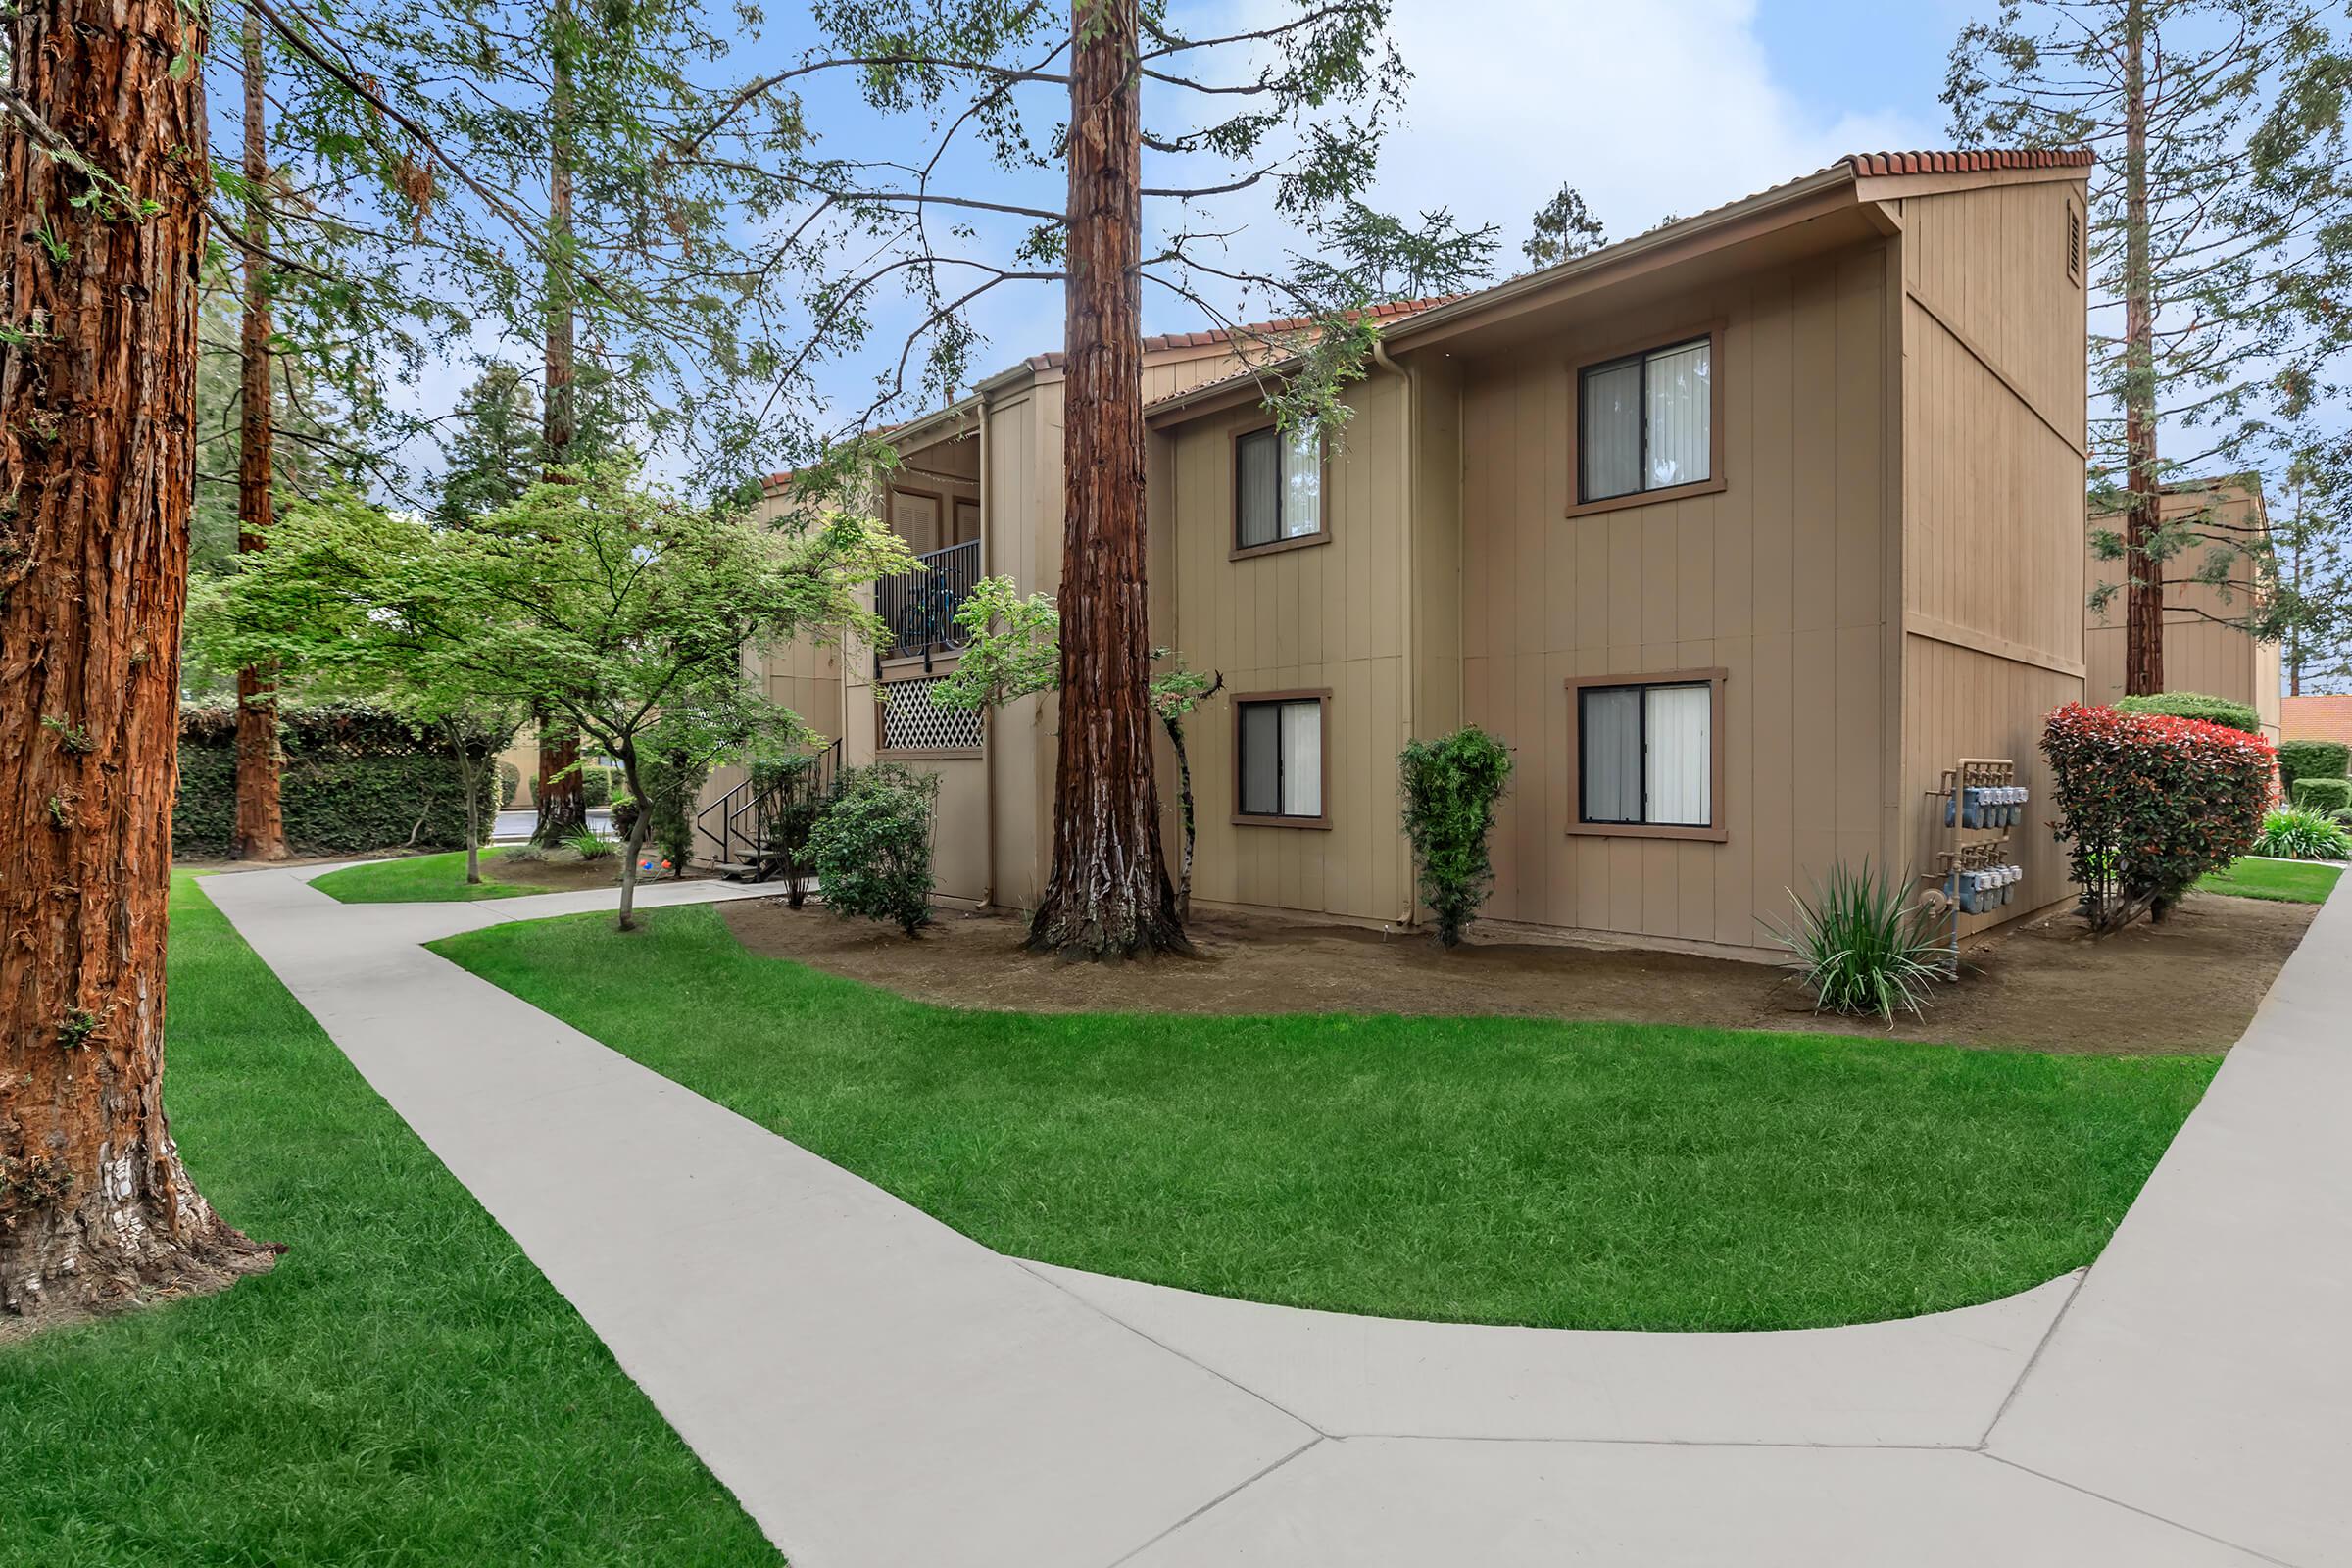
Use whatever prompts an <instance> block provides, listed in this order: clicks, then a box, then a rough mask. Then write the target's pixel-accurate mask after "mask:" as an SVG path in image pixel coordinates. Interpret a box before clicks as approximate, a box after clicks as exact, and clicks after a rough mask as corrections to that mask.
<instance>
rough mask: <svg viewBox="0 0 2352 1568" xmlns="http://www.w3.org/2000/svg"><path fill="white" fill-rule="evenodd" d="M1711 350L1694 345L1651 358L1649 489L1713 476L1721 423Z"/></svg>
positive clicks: (1661, 488)
mask: <svg viewBox="0 0 2352 1568" xmlns="http://www.w3.org/2000/svg"><path fill="white" fill-rule="evenodd" d="M1710 348H1711V345H1709V344H1707V343H1704V342H1700V343H1691V344H1688V345H1686V346H1684V347H1682V348H1679V349H1661V350H1660V351H1659V352H1657V353H1655V354H1652V355H1651V356H1649V366H1648V375H1647V377H1646V379H1647V382H1648V400H1649V476H1648V482H1647V483H1646V484H1645V485H1643V486H1642V488H1643V489H1646V490H1663V489H1665V488H1666V487H1667V486H1669V485H1677V484H1696V483H1697V482H1698V481H1699V480H1701V479H1704V478H1707V477H1709V473H1710V469H1711V467H1712V466H1713V458H1714V422H1715V400H1714V396H1713V392H1712V390H1711V387H1710V380H1711V377H1712V376H1713V374H1714V366H1713V365H1712V363H1711V354H1710Z"/></svg>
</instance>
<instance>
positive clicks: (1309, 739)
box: [1282, 703, 1323, 816]
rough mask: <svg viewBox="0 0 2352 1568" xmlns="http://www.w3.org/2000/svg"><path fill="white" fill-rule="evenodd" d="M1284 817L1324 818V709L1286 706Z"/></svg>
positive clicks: (1294, 705) (1284, 730)
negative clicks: (1322, 816)
mask: <svg viewBox="0 0 2352 1568" xmlns="http://www.w3.org/2000/svg"><path fill="white" fill-rule="evenodd" d="M1282 814H1283V815H1285V816H1321V815H1322V814H1323V705H1322V704H1321V703H1285V704H1283V705H1282Z"/></svg>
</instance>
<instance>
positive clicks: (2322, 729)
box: [2278, 696, 2352, 745]
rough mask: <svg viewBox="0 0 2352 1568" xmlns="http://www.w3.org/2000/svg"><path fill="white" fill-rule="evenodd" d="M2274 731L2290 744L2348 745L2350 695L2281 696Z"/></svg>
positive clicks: (2351, 735) (2351, 726) (2351, 730)
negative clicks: (2327, 742) (2338, 742)
mask: <svg viewBox="0 0 2352 1568" xmlns="http://www.w3.org/2000/svg"><path fill="white" fill-rule="evenodd" d="M2278 730H2279V733H2280V734H2281V735H2283V736H2284V737H2285V738H2286V739H2288V740H2290V741H2343V742H2345V743H2346V744H2347V745H2352V696H2344V697H2281V698H2280V699H2278Z"/></svg>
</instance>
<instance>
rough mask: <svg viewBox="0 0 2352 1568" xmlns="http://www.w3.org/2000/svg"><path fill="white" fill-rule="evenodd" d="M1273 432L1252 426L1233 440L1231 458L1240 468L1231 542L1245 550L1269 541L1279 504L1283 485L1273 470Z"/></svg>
mask: <svg viewBox="0 0 2352 1568" xmlns="http://www.w3.org/2000/svg"><path fill="white" fill-rule="evenodd" d="M1275 456H1276V455H1275V450H1274V432H1273V431H1271V430H1255V431H1252V432H1250V434H1249V435H1246V436H1243V437H1242V438H1241V439H1240V440H1239V441H1236V442H1235V443H1234V444H1233V461H1234V463H1235V464H1236V465H1237V466H1239V467H1240V469H1241V471H1240V472H1239V473H1238V474H1236V475H1235V476H1234V486H1233V497H1234V505H1235V506H1236V507H1237V508H1239V509H1240V512H1241V515H1240V516H1239V517H1237V518H1236V519H1235V525H1234V542H1235V543H1236V544H1238V545H1240V546H1241V547H1242V548H1243V549H1245V550H1247V549H1249V548H1250V546H1251V545H1270V544H1272V543H1273V542H1274V530H1275V528H1276V526H1277V525H1278V523H1277V518H1278V516H1279V515H1280V512H1281V508H1282V487H1281V482H1280V479H1279V476H1278V475H1277V473H1276V463H1275Z"/></svg>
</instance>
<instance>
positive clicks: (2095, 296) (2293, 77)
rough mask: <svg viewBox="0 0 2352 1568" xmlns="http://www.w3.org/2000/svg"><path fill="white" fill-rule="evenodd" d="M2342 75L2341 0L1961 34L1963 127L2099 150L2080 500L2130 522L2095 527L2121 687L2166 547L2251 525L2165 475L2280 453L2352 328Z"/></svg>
mask: <svg viewBox="0 0 2352 1568" xmlns="http://www.w3.org/2000/svg"><path fill="white" fill-rule="evenodd" d="M2347 89H2352V56H2348V55H2347V53H2346V51H2345V48H2344V45H2343V41H2342V39H2341V36H2340V30H2339V19H2338V17H2337V16H2336V15H2335V11H2334V8H2332V7H2328V8H2323V7H2321V6H2319V5H2316V4H2311V3H2306V0H2008V3H2007V4H2004V5H2003V6H2002V8H2001V10H2000V13H1999V15H1998V16H1997V17H1996V18H1995V19H1994V20H1993V21H1991V22H1979V23H1972V24H1970V25H1968V26H1966V27H1965V28H1963V29H1962V31H1961V33H1960V37H1959V40H1958V42H1957V43H1955V44H1954V45H1953V48H1952V53H1951V61H1950V70H1949V73H1948V74H1947V76H1946V81H1945V90H1944V95H1943V101H1944V103H1945V104H1946V105H1947V106H1948V107H1949V109H1950V110H1951V115H1952V128H1953V133H1954V135H1955V137H1956V138H1957V139H1958V141H1959V144H1960V145H1963V146H1988V145H1989V146H2021V145H2022V146H2028V147H2080V148H2088V149H2090V150H2091V151H2093V152H2094V153H2096V154H2097V155H2098V163H2097V165H2096V166H2095V168H2094V169H2093V171H2092V173H2091V179H2090V210H2089V213H2088V234H2087V236H2086V244H2087V257H2086V259H2085V262H2084V277H2085V281H2086V283H2087V285H2088V286H2089V288H2090V289H2091V291H2092V294H2091V368H2092V377H2091V381H2092V390H2093V394H2094V399H2095V401H2094V404H2093V410H2092V414H2093V417H2092V419H2091V445H2092V460H2093V472H2092V486H2091V511H2092V512H2093V513H2099V514H2106V513H2117V512H2120V513H2122V514H2124V516H2125V526H2124V528H2123V529H2122V530H2121V531H2120V532H2115V531H2106V530H2102V531H2101V533H2100V534H2099V535H2097V536H2095V537H2094V541H2093V543H2094V546H2095V548H2096V549H2097V551H2098V553H2099V554H2100V555H2101V556H2102V557H2103V558H2105V559H2108V560H2111V561H2113V562H2115V563H2116V572H2117V578H2118V580H2116V581H2111V582H2102V583H2100V584H2099V585H2098V586H2097V588H2096V590H2095V591H2094V593H2093V595H2092V602H2093V605H2094V608H2103V607H2104V606H2105V605H2106V603H2107V602H2108V601H2109V599H2110V598H2112V597H2113V596H2114V595H2116V594H2117V593H2121V594H2122V595H2123V597H2124V601H2125V640H2126V655H2125V689H2126V690H2127V691H2128V692H2131V693H2133V694H2146V693H2152V692H2159V691H2162V690H2163V689H2164V685H2165V678H2164V582H2165V577H2166V565H2167V563H2168V562H2170V561H2172V560H2173V559H2174V558H2176V557H2178V556H2180V554H2181V553H2182V552H2183V551H2187V550H2192V549H2193V550H2197V551H2199V552H2201V553H2202V554H2203V555H2204V557H2205V558H2206V559H2207V562H2208V564H2207V565H2205V566H2203V567H2201V568H2200V570H2201V571H2219V572H2228V571H2232V570H2238V569H2239V568H2233V567H2230V566H2229V565H2227V564H2222V565H2215V564H2211V558H2212V557H2213V556H2214V554H2215V553H2216V552H2220V553H2222V554H2224V555H2228V554H2231V553H2243V552H2247V551H2251V550H2254V549H2256V548H2258V547H2257V546H2256V545H2255V543H2254V542H2253V541H2252V540H2250V539H2247V538H2242V537H2241V538H2233V537H2229V535H2228V533H2227V530H2225V529H2217V528H2216V527H2215V526H2214V525H2213V521H2212V519H2210V518H2208V519H2204V520H2203V521H2202V522H2200V521H2198V520H2196V519H2183V520H2180V521H2178V522H2173V523H2167V522H2166V521H2165V520H2164V518H2163V516H2162V512H2161V503H2162V497H2163V487H2164V484H2165V482H2166V480H2167V479H2168V477H2170V476H2171V475H2174V474H2177V473H2183V472H2198V473H2201V472H2205V471H2209V470H2212V469H2217V468H2218V469H2223V470H2228V471H2235V470H2240V469H2245V468H2250V467H2254V466H2258V464H2259V463H2260V462H2261V461H2263V460H2264V459H2265V458H2266V457H2269V458H2277V457H2279V456H2281V455H2282V449H2283V447H2284V446H2285V445H2286V444H2287V442H2288V441H2289V440H2290V438H2291V437H2290V431H2291V428H2292V426H2293V423H2294V422H2295V421H2296V420H2297V419H2299V418H2301V417H2303V415H2304V414H2305V413H2306V412H2307V411H2308V409H2309V408H2310V406H2311V404H2312V402H2313V400H2314V399H2315V397H2317V396H2319V395H2320V393H2321V392H2322V390H2323V387H2324V385H2325V377H2326V373H2327V367H2328V366H2329V364H2330V363H2331V362H2332V361H2333V360H2334V359H2335V358H2336V357H2337V356H2338V355H2339V354H2340V353H2341V351H2342V350H2343V348H2344V346H2345V343H2346V337H2347V333H2348V332H2352V179H2348V172H2352V142H2348V141H2347V136H2346V120H2345V109H2346V102H2345V94H2346V92H2347ZM2175 439H2178V440H2179V441H2180V443H2181V448H2182V450H2180V451H2176V452H2174V453H2172V454H2171V455H2169V456H2167V455H2165V454H2163V453H2162V452H2161V451H2160V446H2161V445H2162V444H2163V443H2165V442H2170V441H2172V440H2175ZM2257 570H2258V566H2257V567H2252V568H2247V569H2245V570H2243V572H2242V574H2244V575H2247V576H2252V575H2254V574H2255V573H2256V571H2257ZM2245 603H2246V605H2247V607H2248V611H2247V613H2248V615H2249V616H2253V615H2255V614H2257V613H2259V612H2258V609H2257V606H2258V604H2259V600H2258V598H2257V597H2256V596H2252V595H2249V596H2248V598H2247V599H2246V601H2245Z"/></svg>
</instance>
